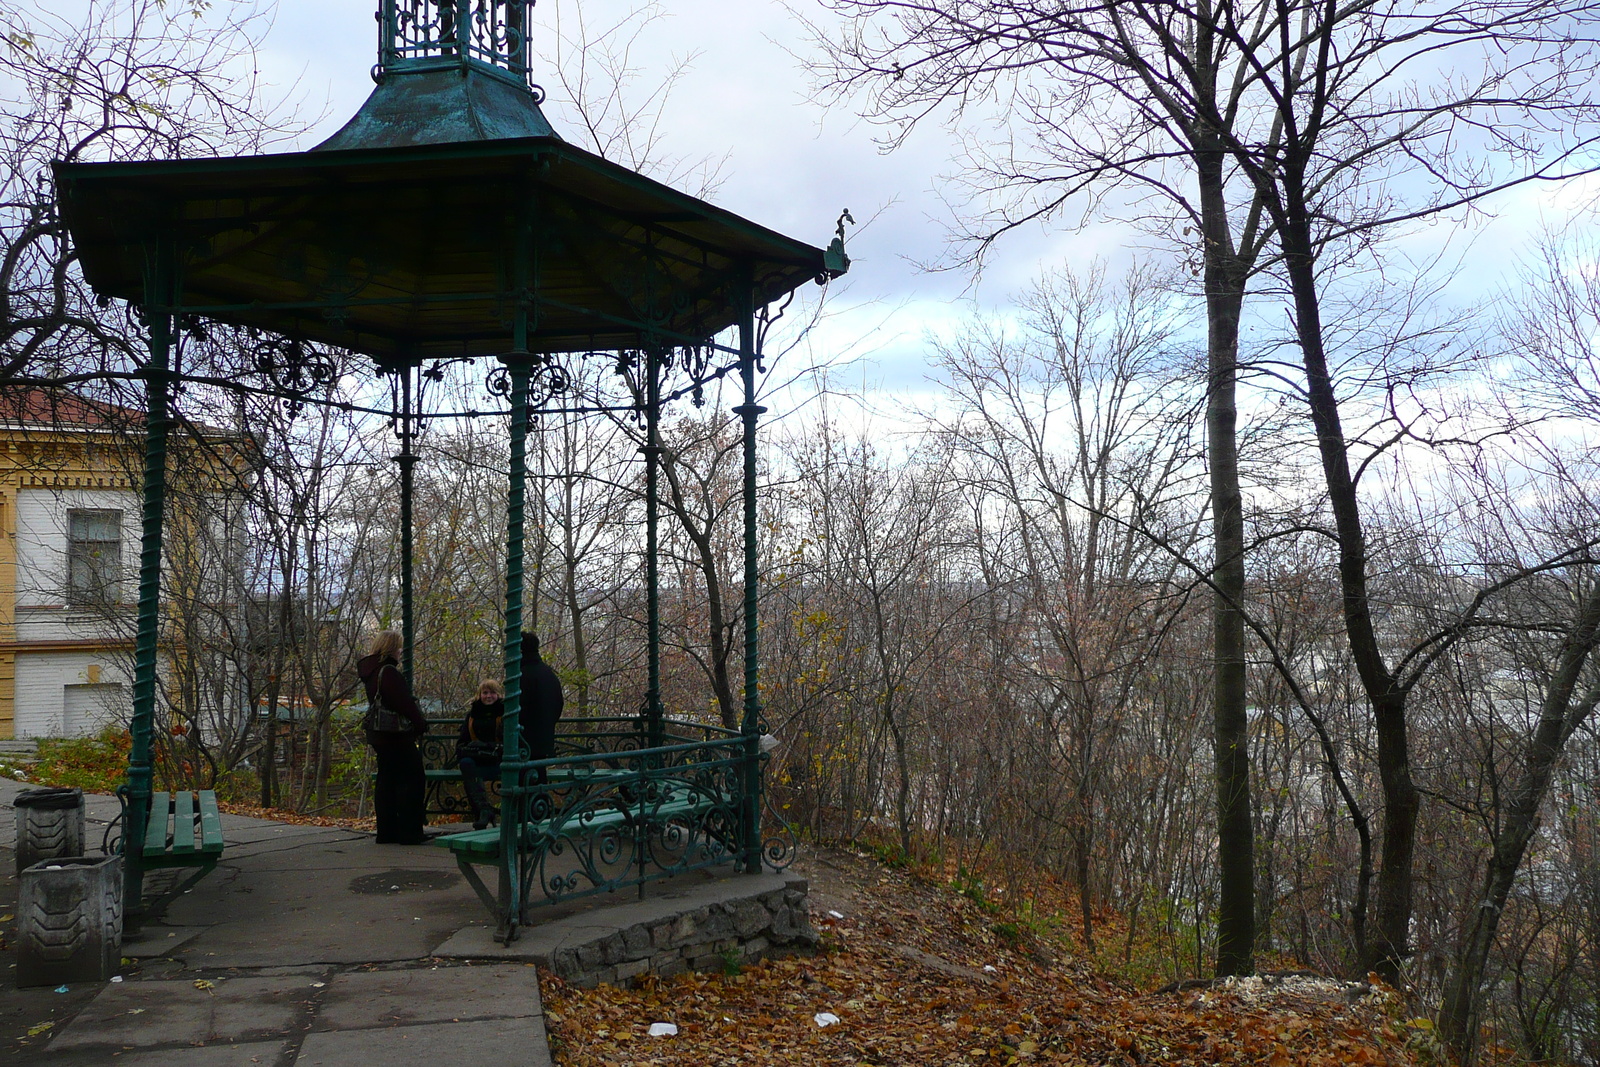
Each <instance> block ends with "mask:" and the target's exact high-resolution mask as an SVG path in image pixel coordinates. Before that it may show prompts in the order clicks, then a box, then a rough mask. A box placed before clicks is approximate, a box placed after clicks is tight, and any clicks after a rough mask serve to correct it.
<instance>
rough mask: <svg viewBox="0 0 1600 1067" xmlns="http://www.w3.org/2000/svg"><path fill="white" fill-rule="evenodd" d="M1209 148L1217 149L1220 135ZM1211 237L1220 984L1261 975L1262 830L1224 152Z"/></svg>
mask: <svg viewBox="0 0 1600 1067" xmlns="http://www.w3.org/2000/svg"><path fill="white" fill-rule="evenodd" d="M1201 140H1211V141H1214V140H1215V138H1214V137H1212V136H1211V135H1203V136H1202V138H1201ZM1197 163H1198V168H1197V170H1198V176H1199V183H1200V203H1201V210H1202V213H1203V218H1204V229H1205V287H1206V320H1207V322H1206V325H1207V336H1206V352H1207V387H1206V467H1207V471H1208V473H1209V476H1210V480H1211V530H1212V540H1213V543H1214V545H1215V549H1214V551H1215V562H1214V563H1213V568H1214V569H1213V571H1212V583H1213V590H1212V599H1211V603H1212V620H1213V622H1212V625H1213V637H1212V654H1213V659H1214V671H1215V679H1214V686H1215V688H1214V689H1213V692H1212V707H1211V712H1212V726H1213V753H1214V756H1215V760H1216V783H1217V845H1218V848H1217V861H1218V867H1219V873H1220V876H1221V887H1220V894H1219V899H1218V905H1217V972H1216V973H1217V975H1218V976H1219V977H1222V976H1227V975H1246V974H1253V973H1254V972H1255V936H1256V929H1255V926H1256V920H1255V889H1254V881H1255V877H1254V872H1255V829H1254V827H1253V825H1252V821H1251V816H1250V724H1249V720H1248V718H1247V716H1246V713H1245V659H1244V630H1245V626H1244V577H1245V572H1244V506H1243V496H1242V494H1241V492H1240V489H1239V452H1238V439H1237V435H1236V427H1237V423H1238V410H1237V407H1236V401H1235V390H1236V383H1237V379H1238V360H1239V314H1240V309H1241V307H1242V306H1243V304H1244V282H1245V278H1244V272H1243V271H1242V270H1240V269H1238V267H1237V265H1236V264H1235V263H1234V262H1233V260H1234V256H1233V253H1232V249H1233V242H1232V237H1231V235H1230V234H1229V232H1228V223H1227V203H1226V200H1225V197H1224V189H1223V182H1224V180H1225V179H1224V175H1223V155H1222V151H1221V149H1220V148H1219V147H1217V148H1214V150H1212V151H1208V152H1197Z"/></svg>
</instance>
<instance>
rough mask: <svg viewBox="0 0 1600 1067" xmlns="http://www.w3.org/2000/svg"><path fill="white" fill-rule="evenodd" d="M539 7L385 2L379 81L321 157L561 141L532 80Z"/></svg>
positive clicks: (475, 1)
mask: <svg viewBox="0 0 1600 1067" xmlns="http://www.w3.org/2000/svg"><path fill="white" fill-rule="evenodd" d="M532 6H533V5H532V3H526V4H524V3H509V4H507V3H492V2H489V0H444V2H442V3H441V2H437V0H383V7H382V9H381V10H380V11H379V12H378V16H377V17H378V63H377V65H376V66H374V67H373V68H372V78H373V80H374V81H375V82H377V83H378V85H377V88H376V89H374V90H373V92H372V95H371V96H370V97H368V99H367V102H366V103H365V104H364V105H362V108H361V110H360V111H358V112H356V114H355V117H353V118H352V119H351V120H350V121H349V122H347V123H345V125H344V127H343V128H342V129H340V130H339V132H338V133H336V134H334V135H333V136H332V137H330V138H328V139H327V140H326V141H324V142H323V143H322V144H320V145H318V146H317V148H316V149H314V151H326V150H335V151H336V150H340V149H348V148H393V147H397V146H401V145H418V144H448V143H451V142H461V141H479V140H496V139H500V138H507V137H554V136H555V135H556V134H555V131H554V130H552V129H551V128H550V123H548V122H547V121H545V117H544V114H543V113H542V112H541V111H540V110H539V104H540V103H541V102H542V101H543V98H544V93H543V90H541V89H540V88H539V87H538V86H537V85H534V84H533V83H532V81H531V78H532V67H531V65H530V62H529V60H530V57H529V49H528V34H527V30H526V27H527V20H528V13H529V9H530V8H531V7H532Z"/></svg>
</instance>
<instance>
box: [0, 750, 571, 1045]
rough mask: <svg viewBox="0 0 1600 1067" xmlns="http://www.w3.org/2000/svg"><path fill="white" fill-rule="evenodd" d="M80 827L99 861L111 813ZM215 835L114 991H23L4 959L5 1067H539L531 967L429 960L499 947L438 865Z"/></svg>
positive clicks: (94, 809) (248, 833)
mask: <svg viewBox="0 0 1600 1067" xmlns="http://www.w3.org/2000/svg"><path fill="white" fill-rule="evenodd" d="M24 788H27V786H26V785H25V784H20V783H16V782H12V781H8V780H4V779H0V870H3V872H4V873H3V877H4V878H5V879H7V880H8V882H9V895H3V894H4V891H3V890H0V913H10V912H14V910H15V908H14V902H15V899H16V896H15V885H16V881H15V876H14V874H13V872H14V869H15V857H14V855H13V853H12V845H13V843H14V834H13V832H12V830H11V826H12V819H13V815H12V808H11V801H12V799H13V798H14V797H15V795H16V794H17V793H18V792H19V791H20V790H22V789H24ZM88 810H89V819H90V829H89V841H90V842H91V843H92V845H93V846H98V845H99V843H100V841H101V839H102V836H103V834H104V831H105V828H106V826H107V824H108V823H109V822H110V821H111V819H112V818H114V817H115V815H116V812H117V803H116V800H115V799H114V798H112V797H103V796H91V797H90V798H88ZM223 834H224V837H225V838H226V840H227V848H226V851H225V852H224V855H223V860H222V863H221V864H220V865H219V866H218V867H217V869H216V870H215V871H213V872H212V873H211V874H210V875H208V876H207V877H206V878H205V879H204V880H202V881H201V882H200V883H199V884H197V885H196V886H194V887H193V888H192V889H190V890H189V891H188V892H186V893H185V894H183V895H181V896H179V897H178V898H177V899H176V900H174V901H173V903H172V904H171V905H170V907H169V908H168V909H167V911H166V914H165V915H164V916H162V917H160V918H158V919H156V920H155V921H152V922H150V923H147V924H146V925H145V926H144V928H143V929H142V930H140V931H139V933H138V934H137V935H136V936H133V937H130V938H128V939H127V940H125V942H124V944H123V950H122V951H123V956H124V957H125V958H126V959H127V960H128V963H127V965H126V967H125V977H124V979H123V981H121V982H108V983H103V984H99V986H98V988H94V989H89V988H82V989H76V990H68V991H67V993H65V994H59V993H56V992H55V991H54V990H18V989H16V988H15V981H14V977H13V976H14V973H15V967H14V962H15V953H14V951H12V949H13V948H14V946H12V945H9V944H8V945H6V947H5V950H4V951H0V961H3V962H4V965H5V966H4V967H3V968H0V969H3V970H4V976H3V977H0V1002H3V1003H4V1005H5V1006H4V1007H3V1008H0V1018H3V1019H4V1021H5V1023H6V1024H7V1025H6V1026H5V1034H4V1036H13V1035H14V1039H13V1041H12V1042H11V1046H12V1047H10V1048H9V1049H7V1050H6V1051H7V1053H9V1054H8V1055H6V1056H5V1058H4V1059H3V1060H0V1062H11V1063H41V1064H56V1065H60V1067H76V1065H79V1064H83V1065H88V1064H96V1065H102V1064H107V1063H112V1062H115V1063H117V1064H128V1065H144V1064H152V1065H154V1064H160V1065H162V1067H190V1065H194V1067H212V1065H215V1067H231V1065H233V1064H252V1065H255V1064H270V1065H274V1067H291V1065H295V1067H310V1065H323V1067H357V1065H362V1067H365V1065H368V1064H373V1063H383V1062H385V1061H387V1062H388V1063H391V1064H397V1065H398V1064H410V1063H421V1062H425V1061H427V1060H430V1059H435V1058H438V1059H446V1058H447V1059H449V1060H451V1061H459V1062H491V1063H498V1064H507V1065H519V1067H521V1065H526V1067H540V1065H544V1064H548V1063H550V1057H549V1051H548V1044H547V1041H546V1037H545V1030H544V1015H543V1009H542V1007H541V1005H540V1002H539V982H538V975H537V971H536V970H535V968H534V967H533V966H532V965H530V964H527V963H522V962H513V961H505V960H499V961H475V960H471V959H443V958H439V957H437V956H436V955H435V951H436V950H437V949H438V948H439V946H441V945H442V944H443V943H444V942H446V941H448V940H450V939H451V938H454V937H457V936H458V935H462V934H463V933H466V934H467V935H468V938H469V939H470V940H481V941H483V942H487V943H489V944H492V943H493V942H492V941H490V940H489V939H488V938H487V937H486V936H485V935H484V932H483V931H482V930H479V929H477V928H486V927H487V926H488V916H487V915H486V914H485V913H484V912H483V909H482V905H480V904H479V903H478V901H477V899H476V898H475V897H474V896H473V895H472V892H471V890H470V889H469V888H467V887H466V886H465V885H464V884H463V882H462V879H461V876H460V875H459V874H458V873H457V872H456V869H455V864H454V862H453V860H452V859H451V857H450V854H449V853H448V852H447V851H445V850H444V849H440V848H432V847H428V846H416V847H402V846H395V845H378V844H375V843H374V842H373V840H372V838H371V836H370V835H366V834H360V833H355V832H351V831H346V830H339V829H330V828H326V827H317V826H294V825H287V824H284V823H275V822H269V821H266V820H261V819H249V818H243V817H240V816H232V815H224V816H223ZM157 876H158V877H173V876H174V875H173V874H171V873H168V872H159V873H158V875H157ZM7 917H9V915H8V916H7ZM8 928H9V929H8ZM0 930H4V932H6V933H11V934H14V922H11V923H7V924H5V927H0ZM474 933H476V937H474V936H473V935H474ZM6 957H10V958H9V959H8V958H6ZM44 1023H50V1024H51V1025H49V1026H48V1027H44V1028H43V1029H39V1030H38V1032H37V1033H35V1034H34V1035H33V1036H31V1037H30V1036H28V1033H27V1031H28V1030H34V1029H37V1028H39V1027H41V1026H42V1024H44Z"/></svg>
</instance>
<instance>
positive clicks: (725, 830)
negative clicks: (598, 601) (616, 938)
mask: <svg viewBox="0 0 1600 1067" xmlns="http://www.w3.org/2000/svg"><path fill="white" fill-rule="evenodd" d="M459 723H460V720H454V721H453V722H451V721H449V720H446V721H439V720H435V723H434V725H435V729H436V731H437V732H435V733H433V734H430V735H429V736H428V737H427V738H426V739H424V751H425V752H426V753H442V752H444V751H445V747H444V746H443V745H442V744H441V742H442V741H443V740H444V733H445V730H446V729H448V730H449V741H450V747H449V749H448V751H449V752H450V753H451V762H450V764H449V766H450V767H451V768H453V767H454V762H453V752H454V747H453V746H454V736H455V728H458V727H459ZM562 726H563V728H564V729H565V730H566V732H564V733H562V734H560V735H558V736H557V738H556V746H557V751H558V754H557V755H556V756H554V757H552V758H550V759H540V760H531V759H528V758H526V749H524V752H523V758H522V759H518V760H507V761H505V762H504V763H503V764H502V765H501V768H500V774H499V776H498V786H499V792H500V806H501V821H502V829H500V830H495V831H477V832H473V833H471V834H462V835H458V836H457V837H455V838H446V839H445V840H446V841H447V842H448V841H452V840H453V841H455V842H456V843H455V844H452V846H451V847H452V848H453V849H455V850H456V851H457V858H458V859H459V860H460V861H461V865H462V870H463V872H464V873H466V874H467V875H468V877H469V879H470V880H471V881H472V882H473V886H474V889H475V890H476V891H477V892H478V894H479V896H480V897H481V898H482V899H483V900H484V902H485V903H486V904H489V905H490V907H491V910H493V911H495V913H496V915H497V917H498V919H499V921H500V922H501V924H502V928H503V929H504V928H505V927H504V924H505V922H506V919H507V917H508V915H510V914H512V913H510V912H507V911H506V910H505V909H506V908H507V907H509V906H510V902H509V899H508V898H507V896H506V895H505V894H506V893H507V892H508V891H509V888H510V887H509V884H508V883H507V881H506V879H505V875H507V874H510V873H511V872H515V885H516V886H517V892H516V894H515V899H516V901H517V904H516V910H515V913H514V914H515V915H516V917H517V918H516V922H517V923H519V924H526V923H527V922H528V921H529V917H530V914H531V912H532V911H533V909H535V908H538V907H540V906H543V905H550V904H558V903H561V902H563V901H567V900H574V899H578V898H581V897H586V896H592V895H594V894H598V893H611V892H616V891H617V890H619V889H624V888H629V887H636V886H637V887H643V886H644V885H645V884H646V883H649V882H653V881H656V880H659V879H663V878H671V877H674V876H676V875H680V874H684V873H686V872H688V871H694V870H701V869H704V868H710V867H717V866H722V865H728V864H736V865H739V866H741V867H749V866H750V865H751V864H752V863H753V862H755V863H760V864H763V865H765V866H767V867H771V868H781V867H784V866H787V865H788V863H789V861H790V860H792V859H793V856H794V848H795V836H794V831H793V829H792V828H791V827H790V826H789V825H788V823H787V822H786V821H785V820H783V819H782V818H780V817H778V816H777V814H776V813H775V812H773V811H772V809H771V807H770V805H768V806H767V807H766V812H767V817H766V818H765V819H763V820H760V821H759V822H758V823H756V824H755V825H754V826H752V819H753V818H755V817H756V816H755V813H756V811H757V810H758V804H759V800H756V801H755V802H754V803H753V802H752V798H751V797H750V796H749V795H748V790H749V788H750V784H751V783H752V782H754V783H755V788H756V789H757V790H761V784H762V779H763V771H764V769H765V764H766V761H767V757H766V755H765V753H763V752H761V751H760V748H759V745H758V744H757V743H756V740H755V739H754V738H752V737H750V736H749V735H747V734H744V733H741V732H738V731H734V730H729V729H726V728H725V727H723V726H721V725H713V724H708V723H701V722H695V721H693V720H688V719H665V720H662V722H661V724H660V730H659V733H658V736H660V737H662V738H663V740H666V741H667V742H668V743H667V744H663V745H656V746H649V745H647V744H646V738H647V737H648V736H649V727H648V725H647V723H646V722H645V721H644V720H642V719H641V718H638V717H633V716H627V717H623V716H616V717H606V716H598V717H592V718H584V719H577V720H569V721H566V722H563V723H562ZM430 758H431V759H434V760H437V759H438V758H439V756H438V755H432V756H431V757H430ZM752 772H753V773H752ZM445 782H446V777H445V775H444V774H442V773H441V774H438V775H437V776H436V777H435V779H434V780H433V781H430V810H433V809H432V807H431V805H434V804H437V803H440V801H439V800H437V799H435V797H436V796H442V795H443V794H442V790H441V792H440V793H438V794H436V793H435V792H434V791H433V790H434V789H435V788H438V787H442V786H443V785H444V784H445ZM761 791H762V792H764V790H761ZM446 803H449V804H451V805H455V804H459V805H460V806H461V807H462V808H465V801H464V799H458V798H456V799H450V800H448V801H446ZM450 810H451V811H454V810H455V809H454V807H453V806H452V807H451V808H450ZM763 830H764V831H765V832H763ZM755 835H761V839H760V841H759V851H753V850H752V841H753V840H754V839H755ZM464 842H465V844H464ZM508 842H509V843H510V845H509V847H508ZM508 852H512V853H513V854H511V855H507V853H508ZM752 856H757V857H758V858H757V859H756V860H752V858H751V857H752ZM481 863H495V864H496V865H498V866H501V867H502V880H501V889H500V892H499V893H498V894H496V893H491V891H490V890H489V887H488V886H487V885H484V884H483V883H482V882H481V881H480V880H479V878H478V877H477V875H476V871H475V870H474V869H473V867H474V865H475V864H481ZM496 898H498V903H495V900H496Z"/></svg>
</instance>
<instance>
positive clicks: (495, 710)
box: [456, 678, 506, 830]
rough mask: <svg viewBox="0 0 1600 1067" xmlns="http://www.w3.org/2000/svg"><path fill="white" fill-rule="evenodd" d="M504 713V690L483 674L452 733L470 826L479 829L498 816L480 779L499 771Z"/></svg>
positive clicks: (482, 779)
mask: <svg viewBox="0 0 1600 1067" xmlns="http://www.w3.org/2000/svg"><path fill="white" fill-rule="evenodd" d="M505 714H506V704H505V690H504V689H502V688H501V686H500V683H499V682H497V681H495V680H494V679H493V678H485V679H484V680H483V681H481V682H479V683H478V699H477V700H474V701H473V702H472V706H471V707H469V708H468V709H467V717H466V718H464V719H462V720H461V733H460V734H459V735H458V736H457V737H456V766H457V767H460V768H461V784H462V786H463V787H465V789H466V791H467V799H468V800H469V801H471V802H472V828H473V829H474V830H482V829H483V828H484V827H486V826H488V825H489V824H490V823H491V822H493V821H494V820H495V819H497V818H499V816H500V813H499V812H498V811H497V810H495V807H494V805H493V804H490V803H489V794H488V793H487V792H485V791H484V788H483V783H484V780H485V779H486V778H488V777H490V776H491V775H494V774H498V773H499V772H500V746H501V745H502V744H503V737H502V734H501V731H502V729H503V728H504V727H503V724H504V721H505Z"/></svg>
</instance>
